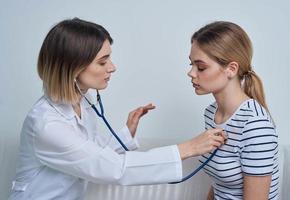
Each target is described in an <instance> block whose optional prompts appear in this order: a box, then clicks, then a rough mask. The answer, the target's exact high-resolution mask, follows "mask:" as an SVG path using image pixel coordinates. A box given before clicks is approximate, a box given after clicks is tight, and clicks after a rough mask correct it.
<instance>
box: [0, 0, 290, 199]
mask: <svg viewBox="0 0 290 200" xmlns="http://www.w3.org/2000/svg"><path fill="white" fill-rule="evenodd" d="M289 13H290V3H289V1H287V0H284V1H283V0H277V1H272V0H264V1H250V0H243V1H226V0H219V1H208V0H204V1H194V0H188V1H182V0H180V1H173V0H172V1H156V0H155V1H154V0H146V1H136V0H135V1H134V0H123V1H113V0H106V1H96V0H95V1H80V0H79V1H68V0H67V1H59V0H50V1H47V0H46V1H37V0H20V1H16V0H9V1H8V0H7V1H3V0H1V1H0V75H1V78H0V152H1V154H0V163H1V165H2V166H1V168H2V169H1V171H0V177H3V176H2V175H3V174H6V175H7V173H8V175H9V177H10V178H11V177H12V176H13V173H14V171H15V169H14V168H15V159H16V152H17V146H18V143H19V133H20V129H21V125H22V123H23V120H24V118H25V115H26V113H27V112H28V111H29V109H30V108H31V106H32V105H33V103H34V102H35V101H36V100H37V99H38V98H39V97H40V96H41V95H42V85H41V81H40V79H39V78H38V75H37V71H36V62H37V57H38V52H39V49H40V47H41V44H42V42H43V39H44V37H45V36H46V34H47V32H48V31H49V30H50V28H52V26H53V25H55V24H56V23H57V22H59V21H61V20H63V19H68V18H73V17H79V18H81V19H85V20H89V21H92V22H95V23H98V24H101V25H103V26H104V27H105V28H106V29H107V30H108V31H109V32H110V33H111V36H112V37H113V39H114V44H113V46H112V49H113V54H112V59H113V62H114V63H115V64H116V66H117V71H116V72H115V73H114V74H113V76H112V78H111V81H110V85H109V87H108V88H107V90H106V91H102V96H103V102H104V105H105V108H106V115H107V117H108V119H109V121H110V122H111V124H112V125H113V127H115V129H119V128H121V127H122V126H123V124H125V122H126V118H127V114H128V112H129V111H130V110H132V109H134V108H135V107H137V106H140V105H143V104H147V103H151V102H152V103H154V104H155V105H156V106H157V108H156V109H155V110H154V111H152V112H150V113H149V114H148V115H147V116H145V117H144V119H143V120H142V121H141V123H140V126H139V129H138V133H137V135H138V137H139V138H141V139H142V138H156V139H164V140H165V139H166V140H168V139H170V140H171V141H174V142H181V141H183V140H186V139H189V138H191V137H193V136H195V135H197V134H198V133H199V132H201V131H203V128H204V126H203V110H204V108H205V107H206V106H207V105H208V104H210V103H211V102H213V101H214V99H213V97H212V96H211V95H207V96H197V95H195V93H194V90H193V88H192V85H191V83H190V79H189V78H188V77H187V75H186V73H187V72H188V70H189V69H190V66H189V59H188V55H189V50H190V37H191V35H192V34H193V32H194V31H196V30H197V29H198V28H200V27H201V26H203V25H205V24H207V23H209V22H212V21H215V20H227V21H232V22H235V23H237V24H239V25H240V26H242V27H243V28H244V29H245V30H246V32H247V33H248V34H249V36H250V38H251V40H252V42H253V47H254V57H253V62H252V64H253V66H254V70H255V71H256V72H257V73H258V75H260V77H261V78H262V80H263V83H264V87H265V92H266V99H267V103H268V106H269V108H270V111H271V114H272V116H273V118H274V120H275V122H276V125H277V131H278V134H279V141H280V142H281V143H285V144H289V143H290V140H289V139H290V136H289V128H288V125H289V122H290V120H289V116H288V115H289V113H290V109H289V102H290V90H289V87H290V78H289V74H290V67H289V57H290V53H289V52H290V39H289V38H290V37H289V34H290V14H289ZM98 120H99V119H98ZM3 163H4V164H3ZM9 181H10V180H9V178H7V182H6V183H4V185H3V184H2V183H1V185H0V188H4V189H6V190H7V189H8V187H9V185H10V183H9ZM6 190H5V191H4V193H2V192H1V193H2V194H4V195H7V191H6ZM2 194H1V195H2ZM1 195H0V198H1Z"/></svg>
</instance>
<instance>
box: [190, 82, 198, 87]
mask: <svg viewBox="0 0 290 200" xmlns="http://www.w3.org/2000/svg"><path fill="white" fill-rule="evenodd" d="M191 83H192V86H193V87H194V88H199V87H200V85H198V84H196V83H194V82H191Z"/></svg>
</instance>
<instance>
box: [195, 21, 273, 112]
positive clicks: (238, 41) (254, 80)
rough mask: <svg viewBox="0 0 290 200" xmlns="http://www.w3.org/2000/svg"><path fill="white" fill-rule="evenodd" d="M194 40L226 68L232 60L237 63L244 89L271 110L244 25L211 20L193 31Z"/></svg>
mask: <svg viewBox="0 0 290 200" xmlns="http://www.w3.org/2000/svg"><path fill="white" fill-rule="evenodd" d="M193 42H195V43H196V44H197V45H198V47H199V48H200V49H201V50H202V51H203V52H205V54H207V55H208V56H209V57H210V58H211V59H213V60H214V61H216V62H217V63H219V64H220V65H221V66H223V67H226V66H227V65H228V64H229V63H230V62H233V61H234V62H237V63H238V64H239V71H238V78H239V80H240V82H241V84H242V87H243V89H244V92H245V93H246V94H247V95H248V96H249V97H250V98H253V99H255V100H257V101H258V102H259V103H260V104H261V105H262V106H263V107H264V108H265V109H266V110H267V111H268V112H269V110H268V107H267V104H266V100H265V94H264V89H263V84H262V81H261V79H260V78H259V76H258V75H257V74H256V73H255V72H254V71H253V69H252V65H251V61H252V56H253V48H252V43H251V40H250V38H249V36H248V35H247V33H246V32H245V31H244V30H243V29H242V28H241V27H240V26H238V25H237V24H234V23H232V22H225V21H217V22H213V23H210V24H208V25H206V26H204V27H202V28H201V29H199V30H198V31H197V32H195V33H194V34H193V36H192V38H191V43H193Z"/></svg>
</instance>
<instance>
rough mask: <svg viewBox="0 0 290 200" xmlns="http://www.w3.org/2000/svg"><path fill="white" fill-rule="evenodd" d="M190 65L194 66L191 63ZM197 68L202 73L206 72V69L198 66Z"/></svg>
mask: <svg viewBox="0 0 290 200" xmlns="http://www.w3.org/2000/svg"><path fill="white" fill-rule="evenodd" d="M189 65H190V66H192V65H193V64H192V63H189ZM196 67H197V70H198V71H200V72H202V71H204V70H205V68H200V67H198V66H196Z"/></svg>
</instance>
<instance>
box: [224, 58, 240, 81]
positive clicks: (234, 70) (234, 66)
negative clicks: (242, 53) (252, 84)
mask: <svg viewBox="0 0 290 200" xmlns="http://www.w3.org/2000/svg"><path fill="white" fill-rule="evenodd" d="M238 72H239V64H238V63H237V62H230V63H229V64H228V65H227V67H226V74H227V76H228V78H229V79H232V78H234V77H235V76H236V75H237V74H238Z"/></svg>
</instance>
